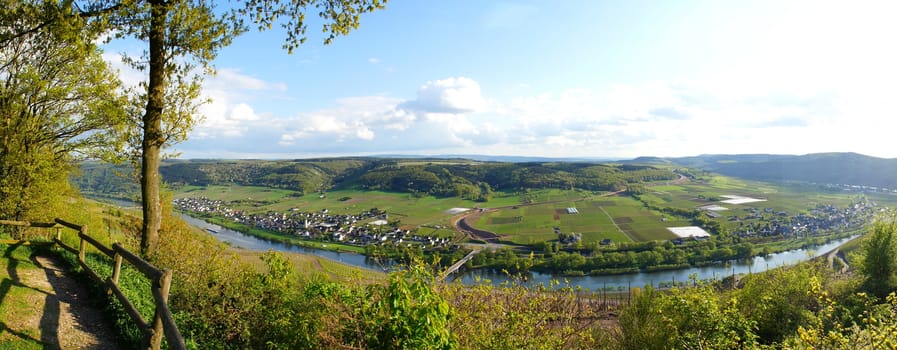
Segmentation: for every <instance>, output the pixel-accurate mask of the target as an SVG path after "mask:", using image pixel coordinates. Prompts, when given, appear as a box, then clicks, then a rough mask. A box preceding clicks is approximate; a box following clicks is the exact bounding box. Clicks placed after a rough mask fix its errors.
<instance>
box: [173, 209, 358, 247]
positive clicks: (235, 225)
mask: <svg viewBox="0 0 897 350" xmlns="http://www.w3.org/2000/svg"><path fill="white" fill-rule="evenodd" d="M179 212H180V213H181V214H183V215H188V216H191V217H194V218H197V219H200V220H203V221H206V222H208V223H211V224H215V225H219V226H221V227H225V228H228V229H231V230H234V231H237V232H240V233H243V234H246V235H249V236H253V237H256V238H260V239H264V240H267V241H272V242H277V243H283V244H291V245H295V246H298V247H304V248H310V249H321V250H328V251H332V252H337V253H343V252H348V253H355V254H364V253H365V249H364V247H359V246H354V245H349V244H342V243H334V242H322V241H314V240H307V239H301V238H298V237H296V236H291V235H287V234H282V233H276V232H271V231H268V230H263V229H260V228H257V227H250V226H247V225H243V224H241V223H239V222H234V221H231V220H226V219H223V218H219V217H214V216H202V215H198V214H196V213H188V212H183V211H179Z"/></svg>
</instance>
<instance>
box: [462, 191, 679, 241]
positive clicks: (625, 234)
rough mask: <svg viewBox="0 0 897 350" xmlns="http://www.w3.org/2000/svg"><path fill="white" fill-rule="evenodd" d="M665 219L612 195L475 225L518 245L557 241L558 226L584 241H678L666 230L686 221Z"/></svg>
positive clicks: (531, 208) (500, 215) (519, 210)
mask: <svg viewBox="0 0 897 350" xmlns="http://www.w3.org/2000/svg"><path fill="white" fill-rule="evenodd" d="M567 208H576V211H577V212H578V213H577V214H569V213H568V211H567ZM664 220H665V219H664V215H663V214H661V213H658V212H654V211H651V210H647V209H645V208H644V207H643V206H642V205H641V203H639V202H637V201H636V200H634V199H632V198H630V197H621V196H610V197H590V198H588V199H581V200H571V201H569V202H564V201H562V202H558V203H550V204H537V205H527V206H518V207H516V208H514V207H512V208H510V209H507V208H506V209H502V210H499V211H493V212H489V213H487V214H486V215H483V216H482V217H481V218H480V220H479V221H478V222H477V223H476V225H475V226H476V227H478V228H481V229H484V230H488V231H492V232H495V233H497V234H499V235H504V236H506V238H505V239H506V240H507V241H509V242H513V243H517V244H532V243H535V242H539V241H549V240H554V239H557V237H558V235H557V234H556V233H555V232H554V228H555V227H557V228H558V229H559V231H560V232H564V233H580V234H582V239H583V242H598V241H601V240H604V239H610V240H612V241H614V242H631V241H645V240H664V239H672V238H675V236H674V235H673V234H672V233H670V232H669V231H667V230H666V227H670V226H682V225H684V222H682V221H677V220H667V221H664Z"/></svg>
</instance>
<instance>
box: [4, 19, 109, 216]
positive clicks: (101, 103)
mask: <svg viewBox="0 0 897 350" xmlns="http://www.w3.org/2000/svg"><path fill="white" fill-rule="evenodd" d="M8 5H10V6H6V7H4V8H2V9H0V76H2V77H3V83H2V86H0V198H2V201H0V217H3V218H12V219H17V220H36V219H37V220H46V219H48V218H50V217H52V215H53V214H54V210H53V209H54V204H56V203H59V201H58V196H59V195H60V194H62V193H63V192H64V191H65V190H67V189H68V179H67V174H68V170H69V169H70V168H71V167H72V166H73V161H75V160H77V159H79V158H82V157H87V156H92V157H99V156H103V155H106V154H108V153H107V152H109V151H110V149H113V148H115V146H117V143H116V140H115V139H114V138H113V137H111V136H110V135H112V134H113V133H110V132H109V131H110V130H112V129H116V128H120V127H121V125H122V123H123V118H122V116H123V114H122V110H121V108H120V106H121V105H122V104H123V98H122V95H121V94H120V91H119V86H120V83H119V81H118V79H117V77H116V76H115V75H114V74H113V73H112V72H111V71H110V70H109V69H108V67H107V66H106V64H105V62H104V61H103V60H102V58H101V56H100V51H99V50H98V48H97V46H96V45H95V44H94V43H93V42H92V41H91V40H92V38H93V35H92V33H91V30H90V28H85V31H83V32H74V33H65V32H64V31H62V30H60V29H61V28H64V27H65V24H66V23H55V27H52V28H51V27H47V26H46V25H45V27H47V28H48V29H54V30H29V29H31V28H35V27H37V26H38V25H40V23H43V22H44V21H45V20H44V18H46V16H50V15H52V13H47V12H40V11H28V10H27V9H26V8H24V7H23V8H17V7H16V6H13V5H11V4H8ZM32 10H33V9H32Z"/></svg>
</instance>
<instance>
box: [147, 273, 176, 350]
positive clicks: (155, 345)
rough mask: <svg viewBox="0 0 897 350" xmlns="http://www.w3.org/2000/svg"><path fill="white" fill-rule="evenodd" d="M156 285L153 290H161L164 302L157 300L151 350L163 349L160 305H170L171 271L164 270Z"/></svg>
mask: <svg viewBox="0 0 897 350" xmlns="http://www.w3.org/2000/svg"><path fill="white" fill-rule="evenodd" d="M156 283H158V285H154V286H153V288H159V292H160V293H159V294H160V295H161V296H162V298H161V299H162V300H156V314H155V316H153V329H152V335H151V337H150V349H152V350H159V348H161V347H162V336H163V335H164V333H163V331H162V313H161V312H159V306H158V305H161V304H168V290H169V289H170V288H171V270H169V269H165V270H162V277H160V278H159V281H158V282H156Z"/></svg>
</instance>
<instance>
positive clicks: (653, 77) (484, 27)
mask: <svg viewBox="0 0 897 350" xmlns="http://www.w3.org/2000/svg"><path fill="white" fill-rule="evenodd" d="M313 13H314V12H313ZM895 13H897V2H894V1H879V2H871V1H838V2H828V1H781V0H776V1H761V0H752V1H725V0H720V1H688V0H683V1H642V0H634V1H601V0H587V1H572V0H571V1H501V0H495V1H481V0H457V1H416V0H390V1H389V3H388V4H387V7H386V9H385V10H382V11H378V12H375V13H371V14H367V15H365V16H363V17H362V19H361V26H360V28H358V29H357V30H355V31H353V32H351V33H350V34H349V35H348V36H344V37H339V38H337V39H336V40H335V41H334V42H333V43H332V44H331V45H323V44H322V42H323V39H324V37H323V36H322V35H318V33H319V32H320V27H319V25H320V24H319V23H311V25H310V27H309V29H308V33H309V35H310V36H309V40H308V41H307V42H306V44H304V45H303V46H302V47H300V48H299V49H298V50H297V51H296V52H294V53H293V54H292V55H290V54H287V53H286V51H284V50H283V49H282V48H281V46H282V43H283V38H284V33H282V32H280V31H277V30H272V31H266V32H261V33H259V32H256V31H250V32H248V33H246V34H244V35H243V36H241V37H239V38H237V39H236V40H235V41H234V42H233V44H232V45H231V46H229V47H227V48H225V49H223V50H221V52H220V53H219V55H218V57H217V58H216V60H215V61H214V64H215V67H216V68H217V70H218V73H217V75H215V76H214V77H207V78H206V79H205V81H204V83H203V94H204V96H205V97H208V98H211V100H212V102H211V103H209V104H206V105H204V106H202V107H201V108H200V112H201V114H202V115H201V116H199V117H200V118H202V121H201V122H200V123H199V124H198V125H197V126H196V127H195V129H193V131H192V132H191V133H190V135H189V139H188V140H187V141H185V142H183V143H181V144H177V145H175V146H173V150H174V151H176V152H180V154H181V158H217V159H237V158H262V159H295V158H311V157H331V156H359V155H384V154H401V155H450V154H465V155H470V154H477V155H506V156H539V157H594V158H620V159H623V158H634V157H638V156H661V157H677V156H693V155H699V154H741V153H773V154H807V153H818V152H857V153H862V154H867V155H872V156H877V157H885V158H894V157H897V142H895V141H893V140H895V137H894V135H895V134H897V86H895V83H897V45H894V34H895V33H897V21H894V20H893V17H894V14H895ZM106 50H107V52H106V57H107V59H108V60H110V62H111V63H112V65H113V66H116V67H121V64H120V63H117V60H116V59H115V57H117V55H118V54H117V52H129V53H131V54H133V53H139V52H140V51H142V50H143V48H142V47H141V46H140V45H139V44H138V43H126V42H117V43H115V42H114V43H112V44H111V45H110V46H109V47H107V49H106ZM120 74H121V76H122V79H123V80H124V81H125V82H126V83H134V82H135V81H136V80H138V79H140V78H141V77H140V76H139V74H135V73H134V72H129V71H127V70H126V69H124V68H121V72H120Z"/></svg>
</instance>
